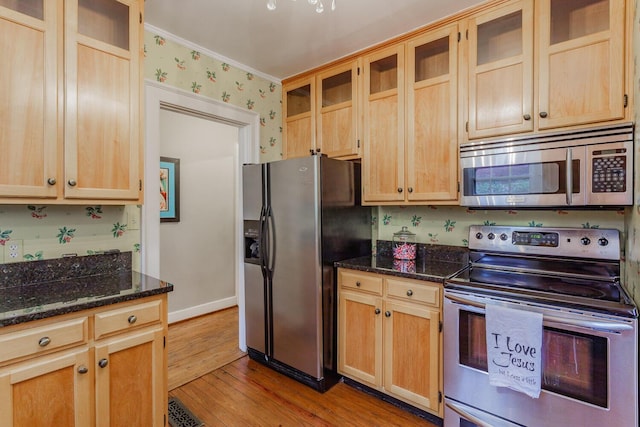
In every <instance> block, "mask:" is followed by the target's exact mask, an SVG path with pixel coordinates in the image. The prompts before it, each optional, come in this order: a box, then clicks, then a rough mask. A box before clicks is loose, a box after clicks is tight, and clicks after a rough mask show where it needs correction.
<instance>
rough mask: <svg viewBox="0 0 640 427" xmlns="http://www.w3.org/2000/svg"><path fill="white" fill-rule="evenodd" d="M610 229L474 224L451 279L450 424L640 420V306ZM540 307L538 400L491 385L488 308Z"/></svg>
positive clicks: (545, 425)
mask: <svg viewBox="0 0 640 427" xmlns="http://www.w3.org/2000/svg"><path fill="white" fill-rule="evenodd" d="M620 248H621V247H620V233H619V232H618V230H610V229H583V228H541V227H503V226H472V227H470V232H469V249H470V265H469V268H467V269H465V270H464V271H462V272H460V273H459V274H457V275H455V276H454V277H452V278H451V279H448V280H447V281H446V282H445V292H444V296H445V301H444V393H445V419H444V425H445V427H453V426H456V427H472V426H483V427H485V426H530V427H549V426H605V425H616V426H620V427H624V426H630V427H631V426H633V427H636V426H637V425H638V361H637V357H638V331H637V321H638V319H637V318H638V311H637V308H636V305H635V304H634V302H633V300H632V299H631V298H630V297H629V296H628V294H627V292H626V291H625V289H624V288H623V286H622V285H621V283H620V258H621V256H620V253H621V251H620ZM487 304H498V305H502V306H507V307H510V308H515V309H518V310H527V311H533V312H538V313H542V315H543V331H542V332H543V333H542V375H541V376H542V378H541V383H542V391H541V393H540V397H539V398H531V397H529V396H528V395H526V394H523V393H520V392H517V391H514V390H511V389H508V388H504V387H495V386H491V385H489V378H488V374H487V346H486V331H485V316H484V313H485V306H486V305H487Z"/></svg>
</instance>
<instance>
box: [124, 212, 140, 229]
mask: <svg viewBox="0 0 640 427" xmlns="http://www.w3.org/2000/svg"><path fill="white" fill-rule="evenodd" d="M127 230H140V209H138V208H135V209H131V210H130V211H129V212H128V213H127Z"/></svg>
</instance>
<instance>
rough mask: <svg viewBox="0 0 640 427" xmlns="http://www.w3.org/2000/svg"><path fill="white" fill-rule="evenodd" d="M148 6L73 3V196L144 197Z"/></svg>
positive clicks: (68, 60) (69, 153) (68, 172)
mask: <svg viewBox="0 0 640 427" xmlns="http://www.w3.org/2000/svg"><path fill="white" fill-rule="evenodd" d="M141 9H142V6H141V2H138V1H136V0H67V1H66V2H65V76H66V80H65V81H66V103H65V183H64V185H65V197H67V198H98V199H120V200H126V199H132V200H134V199H138V197H139V194H140V193H139V191H140V188H139V187H140V171H141V170H142V168H141V167H140V158H141V152H140V148H141V141H140V127H141V126H140V123H141V120H140V116H141V112H140V97H141V92H140V90H141V74H140V69H141V57H142V38H141V35H142V34H141V32H142V10H141Z"/></svg>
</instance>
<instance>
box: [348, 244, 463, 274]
mask: <svg viewBox="0 0 640 427" xmlns="http://www.w3.org/2000/svg"><path fill="white" fill-rule="evenodd" d="M377 249H378V251H377V252H378V253H377V255H375V256H364V257H359V258H353V259H348V260H344V261H338V262H336V263H335V266H336V267H341V268H350V269H352V270H360V271H367V272H370V273H381V274H387V275H390V276H397V277H405V278H409V279H418V280H428V281H431V282H438V283H443V282H444V280H445V279H446V278H448V277H450V276H452V275H454V274H455V273H457V272H458V271H460V270H462V269H463V268H465V267H467V265H468V264H469V255H468V250H467V248H462V247H458V246H444V245H424V244H421V243H419V244H418V250H417V255H416V259H415V261H399V260H395V259H394V258H393V255H392V247H391V242H387V241H378V243H377Z"/></svg>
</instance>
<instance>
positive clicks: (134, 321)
mask: <svg viewBox="0 0 640 427" xmlns="http://www.w3.org/2000/svg"><path fill="white" fill-rule="evenodd" d="M137 320H138V318H137V317H136V316H134V315H133V314H132V315H131V316H129V318H128V319H127V322H129V324H130V325H133V324H134V323H136V321H137Z"/></svg>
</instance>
